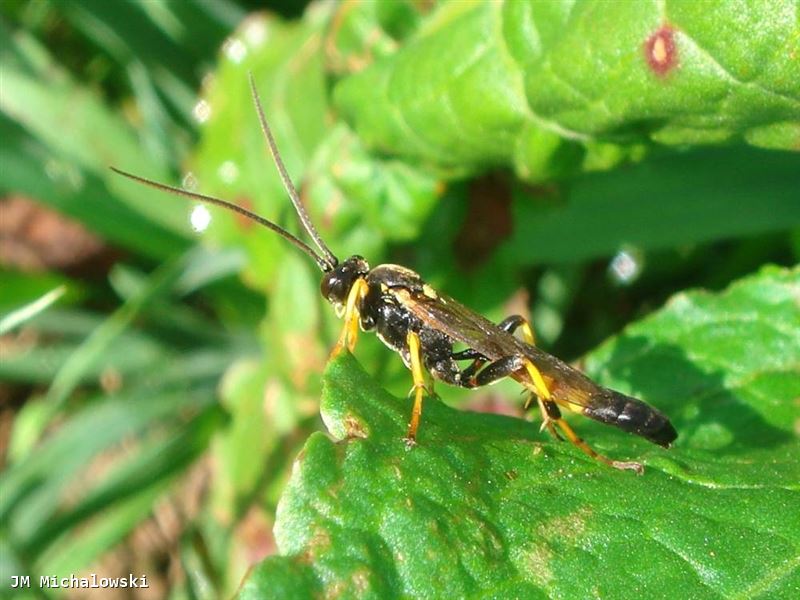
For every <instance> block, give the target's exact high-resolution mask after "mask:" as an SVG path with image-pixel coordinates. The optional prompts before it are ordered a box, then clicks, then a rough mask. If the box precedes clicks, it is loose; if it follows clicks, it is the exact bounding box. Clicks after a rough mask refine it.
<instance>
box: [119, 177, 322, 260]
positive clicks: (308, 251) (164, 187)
mask: <svg viewBox="0 0 800 600" xmlns="http://www.w3.org/2000/svg"><path fill="white" fill-rule="evenodd" d="M110 169H111V170H112V171H114V173H118V174H119V175H122V176H124V177H127V178H128V179H133V180H134V181H138V182H139V183H143V184H144V185H148V186H150V187H152V188H155V189H157V190H161V191H162V192H167V193H169V194H175V195H176V196H183V197H185V198H190V199H192V200H198V201H200V202H206V203H208V204H215V205H217V206H222V207H223V208H227V209H228V210H232V211H233V212H236V213H239V214H240V215H243V216H245V217H247V218H248V219H251V220H252V221H255V222H256V223H258V224H259V225H263V226H264V227H266V228H267V229H271V230H272V231H274V232H275V233H277V234H278V235H279V236H281V237H282V238H283V239H285V240H286V241H288V242H290V243H291V244H294V245H295V246H297V247H298V248H300V250H302V251H303V252H305V253H306V254H308V255H309V256H310V257H311V258H313V259H314V260H315V261H316V263H317V265H319V268H320V269H322V270H323V271H324V272H325V273H327V272H329V271H331V270H332V269H333V267H334V266H335V265H336V262H335V259H334V262H333V263H332V262H331V261H329V260H327V259H326V258H323V257H322V256H320V255H319V254H317V253H316V251H315V250H314V249H313V248H312V247H311V246H309V245H308V244H306V243H305V242H304V241H302V240H300V239H297V238H296V237H295V236H293V235H292V234H291V233H289V232H288V231H286V230H285V229H282V228H281V227H279V226H278V225H276V224H275V223H273V222H272V221H268V220H267V219H265V218H264V217H261V216H259V215H257V214H255V213H254V212H250V211H249V210H247V209H246V208H242V207H241V206H238V205H236V204H233V203H231V202H228V201H227V200H221V199H219V198H215V197H214V196H206V195H205V194H197V193H195V192H190V191H188V190H184V189H181V188H178V187H173V186H171V185H166V184H163V183H159V182H157V181H153V180H152V179H147V178H145V177H140V176H139V175H134V174H133V173H127V172H125V171H122V170H121V169H117V168H116V167H110Z"/></svg>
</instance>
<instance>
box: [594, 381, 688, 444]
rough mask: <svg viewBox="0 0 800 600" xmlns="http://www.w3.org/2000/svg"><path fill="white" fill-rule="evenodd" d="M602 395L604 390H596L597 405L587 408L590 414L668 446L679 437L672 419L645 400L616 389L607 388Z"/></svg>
mask: <svg viewBox="0 0 800 600" xmlns="http://www.w3.org/2000/svg"><path fill="white" fill-rule="evenodd" d="M598 396H600V394H594V395H593V397H592V399H591V400H592V402H591V403H592V404H593V406H587V407H586V408H585V409H584V410H583V414H584V415H586V416H587V417H589V418H592V419H594V420H595V421H600V422H601V423H606V424H608V425H614V426H615V427H619V428H620V429H622V430H623V431H627V432H629V433H634V434H636V435H640V436H642V437H643V438H645V439H647V440H650V441H651V442H653V443H655V444H658V445H659V446H664V447H665V448H668V447H669V445H670V444H671V443H672V442H674V441H675V438H677V437H678V433H677V432H676V431H675V428H674V427H673V426H672V423H670V422H669V419H667V417H666V416H665V415H664V414H663V413H661V412H660V411H658V410H656V409H655V408H653V407H652V406H649V405H647V404H645V403H644V402H642V401H641V400H637V399H636V398H631V397H630V396H626V395H625V394H620V393H619V392H615V391H613V390H603V393H602V397H598Z"/></svg>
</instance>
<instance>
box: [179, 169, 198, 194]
mask: <svg viewBox="0 0 800 600" xmlns="http://www.w3.org/2000/svg"><path fill="white" fill-rule="evenodd" d="M181 187H182V188H183V189H185V190H188V191H190V192H193V191H194V190H195V189H196V188H197V177H195V176H194V173H192V172H191V171H189V172H188V173H186V175H184V176H183V180H181Z"/></svg>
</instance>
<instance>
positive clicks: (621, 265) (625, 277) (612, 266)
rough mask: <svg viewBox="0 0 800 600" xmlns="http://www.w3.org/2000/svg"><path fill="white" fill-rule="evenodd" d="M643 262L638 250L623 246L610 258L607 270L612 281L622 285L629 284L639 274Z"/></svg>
mask: <svg viewBox="0 0 800 600" xmlns="http://www.w3.org/2000/svg"><path fill="white" fill-rule="evenodd" d="M643 262H644V261H643V259H642V256H641V253H640V252H639V251H638V250H635V249H632V248H623V249H621V250H620V251H619V252H617V253H616V255H614V258H612V259H611V262H610V263H609V264H608V271H609V273H610V274H611V277H612V278H613V279H614V281H616V282H617V283H620V284H622V285H629V284H631V283H633V282H634V281H635V280H636V278H637V277H639V275H640V274H641V272H642V266H643V265H642V263H643Z"/></svg>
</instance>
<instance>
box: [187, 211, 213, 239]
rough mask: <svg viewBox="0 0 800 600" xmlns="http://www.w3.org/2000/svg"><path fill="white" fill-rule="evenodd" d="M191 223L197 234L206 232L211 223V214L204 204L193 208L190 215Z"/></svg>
mask: <svg viewBox="0 0 800 600" xmlns="http://www.w3.org/2000/svg"><path fill="white" fill-rule="evenodd" d="M189 222H190V223H191V224H192V229H194V230H195V231H196V232H197V233H202V232H204V231H205V230H206V229H207V228H208V226H209V224H210V223H211V213H210V212H208V209H207V208H206V207H205V206H203V205H202V204H198V205H197V206H195V207H194V208H192V212H191V213H190V215H189Z"/></svg>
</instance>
